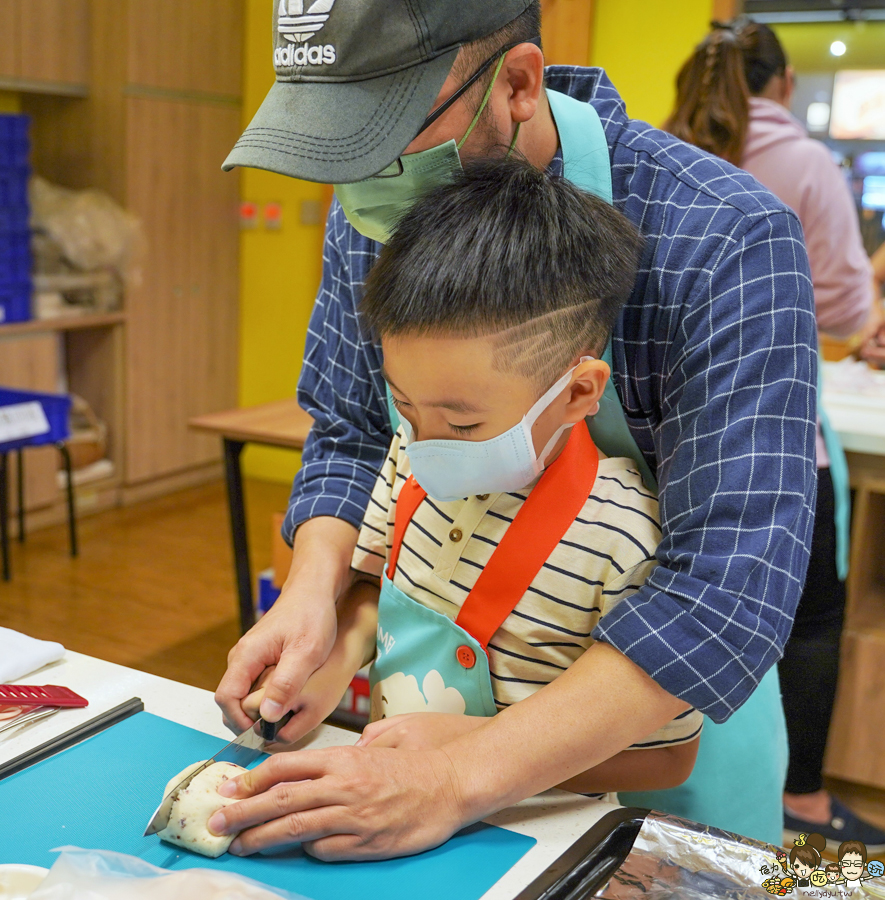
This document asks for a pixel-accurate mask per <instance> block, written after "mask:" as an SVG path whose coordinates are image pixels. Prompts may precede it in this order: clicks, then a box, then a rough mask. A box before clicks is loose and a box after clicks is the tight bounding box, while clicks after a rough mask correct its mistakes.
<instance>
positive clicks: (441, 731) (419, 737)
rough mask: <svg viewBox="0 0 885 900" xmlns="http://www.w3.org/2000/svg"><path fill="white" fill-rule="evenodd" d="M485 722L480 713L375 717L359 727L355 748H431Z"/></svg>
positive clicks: (486, 720)
mask: <svg viewBox="0 0 885 900" xmlns="http://www.w3.org/2000/svg"><path fill="white" fill-rule="evenodd" d="M487 722H488V719H487V718H485V717H484V716H460V715H455V714H453V713H406V714H405V715H401V716H391V717H390V718H389V719H379V720H378V721H377V722H372V723H371V725H367V726H366V727H365V728H364V729H363V733H362V736H361V737H360V739H359V740H358V741H357V742H356V746H357V747H368V746H370V745H371V746H372V747H398V748H400V749H402V750H434V749H437V748H439V747H442V746H443V745H444V744H448V743H449V741H453V740H455V738H458V737H460V736H461V735H462V734H467V732H469V731H473V730H474V729H475V728H480V727H481V726H483V725H484V724H486V723H487Z"/></svg>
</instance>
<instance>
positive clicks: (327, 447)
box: [215, 201, 390, 740]
mask: <svg viewBox="0 0 885 900" xmlns="http://www.w3.org/2000/svg"><path fill="white" fill-rule="evenodd" d="M374 247H375V245H374V244H373V243H372V242H371V241H367V240H366V239H364V238H362V237H361V236H359V235H358V234H356V232H354V231H353V229H352V228H351V227H350V226H349V225H347V223H346V221H345V219H344V215H343V213H342V212H341V208H340V206H339V204H338V203H337V201H335V202H333V204H332V209H331V211H330V213H329V220H328V223H327V226H326V238H325V244H324V248H323V280H322V284H321V286H320V290H319V293H318V295H317V300H316V304H315V306H314V311H313V314H312V316H311V321H310V326H309V329H308V334H307V342H306V345H305V353H304V367H303V369H302V372H301V377H300V379H299V384H298V402H299V404H300V405H301V407H302V408H303V409H305V410H306V411H307V412H309V413H310V414H311V415H312V416H313V418H314V423H315V424H314V426H313V428H312V429H311V432H310V435H309V437H308V440H307V443H306V445H305V447H304V451H303V453H302V464H301V469H300V470H299V472H298V474H297V476H296V479H295V484H294V486H293V490H292V497H291V499H290V503H289V510H288V513H287V515H286V521H285V524H284V526H283V531H284V535H285V536H287V538H288V539H289V540H290V542H291V541H293V540H294V552H293V557H292V566H291V569H290V572H289V577H288V578H287V580H286V583H285V585H284V587H283V590H282V592H281V594H280V596H279V598H278V599H277V601H276V603H274V605H273V608H272V609H271V610H270V612H268V614H267V615H265V616H264V617H263V618H262V619H261V620H260V621H259V622H258V623H257V625H256V626H255V627H254V628H253V629H251V630H250V631H249V633H248V634H246V635H245V636H244V637H243V638H242V639H241V640H240V641H239V643H238V644H237V645H236V646H235V647H234V648H233V650H232V651H231V653H230V654H229V656H228V669H227V672H226V673H225V675H224V677H223V678H222V680H221V682H220V684H219V686H218V690H217V692H216V695H215V696H216V702H217V703H218V704H219V705H220V706H221V708H222V710H223V713H224V717H225V722H226V723H227V724H228V726H229V727H231V728H232V729H233V730H235V731H238V732H239V731H242V730H243V729H244V728H246V727H248V726H249V722H250V720H249V717H248V716H247V715H246V713H245V712H244V711H243V709H242V701H243V699H244V698H245V697H246V695H247V694H248V693H249V692H250V691H251V690H252V686H253V684H254V683H255V682H256V681H257V679H258V678H259V677H260V676H261V674H262V672H263V671H264V670H265V669H267V668H269V667H271V666H276V668H275V669H274V671H273V674H272V675H271V676H270V677H269V678H268V680H267V683H266V685H265V688H266V694H265V699H264V701H263V704H262V715H264V716H265V718H267V719H269V720H270V721H276V720H277V719H278V718H279V717H280V716H281V715H282V714H283V712H285V710H286V709H290V708H292V707H293V705H294V704H295V703H296V700H297V697H298V694H299V692H300V690H301V688H302V687H303V686H304V683H305V682H306V681H307V679H308V678H309V677H310V675H311V673H312V672H314V671H315V670H316V669H317V668H318V667H319V666H321V665H322V664H323V662H324V661H325V660H326V658H327V656H328V654H329V652H330V651H331V649H332V646H333V645H334V642H335V601H336V599H337V598H338V597H339V596H340V594H341V592H342V591H343V590H345V589H346V588H347V586H348V585H349V584H350V562H351V558H352V556H353V550H354V547H355V545H356V537H357V529H358V527H359V524H360V521H361V520H362V516H363V513H364V511H365V509H366V505H367V504H368V501H369V496H370V493H371V490H372V486H373V484H374V483H375V477H376V475H377V473H378V470H379V469H380V467H381V463H382V461H383V459H384V453H385V450H386V448H387V445H388V444H389V441H390V425H389V422H388V420H387V413H386V408H385V406H384V403H383V387H382V379H381V374H380V355H379V353H378V350H377V348H376V347H374V346H373V345H372V344H370V343H368V342H367V341H366V340H365V338H364V336H363V335H361V333H360V328H359V322H358V320H357V314H356V306H357V303H358V299H359V298H358V296H357V293H358V290H359V285H360V284H361V283H362V279H363V276H364V274H365V271H367V270H368V267H369V266H370V265H371V262H372V260H373V259H374V249H373V248H374ZM296 529H297V532H296ZM297 732H298V729H297V727H296V723H294V722H292V723H290V724H289V725H288V726H287V727H286V728H284V729H283V730H282V731H281V733H280V734H281V737H282V738H283V739H284V740H294V739H295V738H296V737H297V736H299V734H298V733H297Z"/></svg>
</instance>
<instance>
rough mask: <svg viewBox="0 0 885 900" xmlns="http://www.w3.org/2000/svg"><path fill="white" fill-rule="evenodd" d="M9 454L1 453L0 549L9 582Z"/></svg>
mask: <svg viewBox="0 0 885 900" xmlns="http://www.w3.org/2000/svg"><path fill="white" fill-rule="evenodd" d="M8 456H9V454H8V453H0V549H2V553H3V580H4V581H9V579H10V577H11V572H10V568H9V493H8V487H9V486H8V484H7V480H6V475H7V465H6V462H7V458H8Z"/></svg>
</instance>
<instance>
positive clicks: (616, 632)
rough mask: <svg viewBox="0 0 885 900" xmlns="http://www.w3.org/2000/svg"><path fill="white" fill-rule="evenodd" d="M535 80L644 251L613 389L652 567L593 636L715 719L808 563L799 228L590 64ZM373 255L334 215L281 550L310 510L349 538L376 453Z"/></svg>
mask: <svg viewBox="0 0 885 900" xmlns="http://www.w3.org/2000/svg"><path fill="white" fill-rule="evenodd" d="M547 84H548V86H549V87H550V88H552V89H554V90H558V91H561V92H562V93H566V94H569V95H570V96H572V97H575V98H576V99H578V100H582V101H585V102H589V103H592V104H593V106H594V107H595V109H596V111H597V112H598V113H599V116H600V118H601V119H602V124H603V126H604V128H605V133H606V137H607V138H608V144H609V151H610V154H611V168H612V180H613V189H614V204H615V206H616V207H617V208H618V209H619V210H620V211H621V212H623V213H624V214H625V215H626V216H627V217H628V218H630V219H631V220H632V221H633V222H634V223H635V224H636V225H637V226H638V228H639V229H640V231H641V232H642V234H643V235H644V236H645V238H646V243H645V252H644V256H643V259H642V263H641V268H640V272H639V277H638V278H637V281H636V285H635V287H634V289H633V293H632V296H631V297H630V300H629V301H628V303H627V305H626V307H625V309H624V312H623V315H622V316H621V319H620V322H619V323H618V325H617V326H616V328H615V331H614V334H613V338H612V353H613V362H614V374H613V378H614V382H615V386H616V388H617V391H618V395H619V396H620V398H621V403H622V406H623V408H624V413H625V415H626V417H627V422H628V424H629V426H630V430H631V432H632V434H633V437H634V439H635V441H636V443H637V445H638V446H639V448H640V450H641V451H642V453H643V455H644V456H645V458H646V460H647V461H648V463H649V465H650V466H651V469H652V471H653V472H655V473H656V477H657V479H658V483H659V487H660V501H661V518H662V530H663V538H662V540H661V544H660V546H659V547H658V551H657V557H658V560H659V562H660V565H659V566H658V567H657V568H656V569H655V570H654V572H653V574H652V575H651V577H650V578H649V580H648V582H647V583H646V584H645V585H644V586H643V587H642V588H641V589H640V590H639V591H637V592H636V593H635V594H634V595H633V596H631V597H629V598H627V599H626V600H624V601H623V602H622V603H621V604H620V605H619V606H618V607H617V608H616V609H615V610H613V611H612V612H610V613H609V614H608V615H606V616H605V617H604V618H603V619H602V620H601V621H600V623H599V625H598V627H597V628H596V630H595V632H594V635H593V636H594V638H596V639H598V640H602V641H605V642H606V643H608V644H611V645H612V646H614V647H616V648H617V649H618V650H620V651H621V652H623V653H624V654H625V655H626V656H628V657H629V658H630V659H631V660H633V661H634V662H635V663H636V664H638V665H639V666H640V667H641V668H642V669H644V670H645V671H646V672H647V673H648V674H649V675H650V676H651V677H652V678H653V679H654V680H655V681H656V682H658V683H659V684H660V685H662V686H663V687H664V688H665V689H666V690H667V691H669V692H670V693H671V694H674V695H675V696H677V697H680V698H682V699H684V700H686V701H687V702H688V703H690V704H691V705H692V706H695V707H697V708H698V709H700V710H702V711H703V712H705V713H707V715H709V716H710V717H711V718H712V719H713V720H714V721H716V722H722V721H724V720H725V719H727V718H728V717H729V715H731V713H732V712H734V711H735V710H736V709H737V708H738V707H739V706H740V705H741V704H742V703H743V702H744V700H746V699H747V697H748V696H749V695H750V693H752V691H753V689H754V688H755V687H756V685H757V684H758V683H759V681H760V679H761V678H762V676H763V675H764V674H765V672H766V671H768V669H769V668H770V667H771V666H772V665H773V664H774V663H775V662H776V661H777V660H778V659H779V658H780V656H781V654H782V651H783V647H784V644H785V642H786V640H787V637H788V635H789V633H790V627H791V625H792V621H793V615H794V613H795V610H796V605H797V603H798V601H799V596H800V593H801V589H802V585H803V582H804V579H805V570H806V567H807V564H808V553H809V546H810V543H811V529H812V523H813V509H814V499H815V486H816V481H815V465H814V442H815V421H816V416H815V404H816V380H817V353H816V347H817V332H816V328H815V318H814V298H813V294H812V288H811V279H810V275H809V269H808V259H807V256H806V252H805V244H804V241H803V237H802V228H801V226H800V225H799V220H798V219H797V218H796V216H795V215H794V214H793V213H792V212H791V211H789V210H788V209H787V208H786V207H785V206H783V204H781V203H780V201H778V200H777V199H775V198H774V197H773V196H772V195H771V194H770V193H769V192H768V191H767V190H765V189H764V188H763V187H762V186H761V185H759V183H758V182H756V181H755V180H754V179H753V178H752V177H751V176H749V175H747V174H745V173H743V172H741V171H739V170H738V169H735V168H734V167H733V166H731V165H729V164H728V163H725V162H723V161H721V160H719V159H717V158H715V157H713V156H710V155H708V154H706V153H703V152H701V151H700V150H697V149H695V148H694V147H691V146H689V145H687V144H684V143H682V142H680V141H678V140H676V139H674V138H673V137H671V136H670V135H668V134H666V133H664V132H662V131H659V130H657V129H655V128H652V127H651V126H649V125H647V124H645V123H644V122H639V121H634V120H631V119H629V118H627V114H626V109H625V107H624V103H623V101H622V100H621V98H620V97H619V96H618V94H617V92H616V91H615V89H614V87H613V86H612V84H611V82H610V81H609V80H608V78H607V77H606V75H605V74H604V73H603V72H602V71H601V70H600V69H579V68H573V67H566V66H554V67H551V68H549V69H548V70H547ZM557 167H559V168H560V169H561V157H558V158H557V159H556V160H554V163H553V166H552V167H551V168H553V169H554V170H555V169H556V168H557ZM378 250H379V245H378V244H376V243H374V242H373V241H370V240H368V239H367V238H364V237H362V236H361V235H360V234H358V233H357V232H356V231H355V230H354V229H353V228H352V227H351V226H350V225H349V224H348V222H347V220H346V219H345V217H344V214H343V212H342V210H341V207H340V206H339V205H338V203H337V202H335V203H334V204H333V207H332V209H331V212H330V215H329V220H328V224H327V229H326V240H325V249H324V254H323V280H322V284H321V287H320V290H319V294H318V296H317V301H316V306H315V308H314V311H313V315H312V318H311V321H310V327H309V330H308V336H307V345H306V349H305V356H304V368H303V370H302V372H301V378H300V381H299V385H298V400H299V403H300V404H301V406H302V407H303V408H304V409H306V410H307V411H308V412H309V413H310V414H311V415H312V416H313V417H314V419H315V420H316V424H315V426H314V428H313V430H312V431H311V434H310V437H309V439H308V442H307V445H306V446H305V448H304V454H303V458H302V467H301V470H300V471H299V472H298V475H297V477H296V479H295V484H294V487H293V491H292V498H291V501H290V506H289V511H288V515H287V517H286V524H285V526H284V533H285V534H286V536H287V538H288V539H289V540H291V538H292V535H293V533H294V530H295V528H296V527H297V526H298V524H299V523H301V522H304V521H305V520H307V519H310V518H313V517H315V516H336V517H338V518H341V519H344V520H346V521H348V522H350V523H351V524H353V525H354V526H357V527H358V526H359V524H360V522H361V521H362V517H363V513H364V511H365V509H366V506H367V504H368V502H369V495H370V493H371V490H372V487H373V485H374V482H375V478H376V476H377V473H378V471H379V470H380V468H381V464H382V461H383V459H384V455H385V453H386V452H387V448H388V445H389V442H390V438H391V428H390V423H389V420H388V413H387V407H386V401H385V391H384V381H383V379H382V377H381V352H380V348H379V347H378V346H377V345H375V344H373V343H371V342H369V341H367V340H366V339H365V338H364V337H363V336H362V334H361V332H360V328H359V326H358V321H357V313H356V309H357V304H358V302H359V299H360V292H361V286H362V284H363V281H364V279H365V277H366V274H367V272H368V270H369V268H370V267H371V265H372V263H373V262H374V260H375V258H376V255H377V252H378ZM453 262H455V263H456V261H453Z"/></svg>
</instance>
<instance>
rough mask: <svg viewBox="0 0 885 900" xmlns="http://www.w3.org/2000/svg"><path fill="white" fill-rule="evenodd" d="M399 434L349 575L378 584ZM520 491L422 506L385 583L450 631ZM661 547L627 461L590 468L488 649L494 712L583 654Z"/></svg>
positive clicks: (672, 730) (675, 734)
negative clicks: (587, 488)
mask: <svg viewBox="0 0 885 900" xmlns="http://www.w3.org/2000/svg"><path fill="white" fill-rule="evenodd" d="M404 443H405V441H404V438H403V436H402V430H399V431H397V433H396V434H395V435H394V438H393V442H392V444H391V446H390V452H389V453H388V456H387V459H386V461H385V463H384V467H383V468H382V470H381V474H380V475H379V476H378V479H377V481H376V482H375V488H374V490H373V491H372V496H371V499H370V500H369V505H368V507H367V509H366V513H365V517H364V519H363V523H362V527H361V529H360V535H359V540H358V542H357V548H356V551H355V552H354V556H353V568H354V569H356V570H358V571H360V572H365V573H367V574H370V575H375V576H379V577H380V575H381V572H382V570H383V569H384V567H385V566H386V564H387V558H388V555H389V553H390V548H391V546H392V544H393V527H394V520H395V518H396V502H397V498H398V497H399V493H400V490H401V489H402V486H403V485H404V484H405V482H406V479H407V478H408V477H409V475H410V474H411V469H410V468H409V459H408V457H407V456H406V454H405V452H404V449H403V446H404ZM530 490H531V486H530V487H528V488H526V489H525V490H522V491H515V492H512V493H500V494H483V495H481V496H480V497H469V498H467V499H466V500H455V501H452V502H439V501H436V500H433V499H432V498H430V497H427V498H425V500H424V501H423V502H422V503H421V505H420V506H419V507H418V509H417V510H416V511H415V514H414V516H413V517H412V522H411V524H410V526H409V528H408V529H406V533H405V535H404V538H403V543H402V549H401V550H400V555H399V559H398V561H397V567H396V572H395V573H394V578H393V583H394V585H395V586H396V587H398V588H399V589H400V590H401V591H403V593H405V594H407V595H408V596H409V597H411V598H412V599H413V600H415V601H416V602H418V603H421V604H422V605H424V606H426V607H428V608H430V609H432V610H434V612H438V613H441V614H442V615H445V616H448V617H449V618H450V619H455V618H456V617H457V615H458V613H459V611H460V609H461V607H462V605H463V604H464V601H465V600H466V599H467V595H468V594H469V593H470V591H471V589H472V588H473V586H474V584H475V583H476V580H477V578H478V577H479V574H480V572H482V570H483V568H484V567H485V566H486V564H487V563H488V561H489V559H490V558H491V556H492V553H493V552H494V551H495V548H496V547H497V546H498V544H499V543H500V541H501V539H502V538H503V537H504V533H505V532H506V531H507V528H508V526H509V525H510V523H511V522H512V521H513V519H514V518H515V516H516V514H517V513H518V512H519V510H520V508H521V507H522V504H523V503H524V502H525V499H526V497H528V494H529V491H530ZM660 539H661V531H660V527H659V525H658V501H657V499H656V498H655V497H654V495H652V494H650V493H649V492H648V491H647V490H646V489H645V487H644V486H643V484H642V480H641V478H640V476H639V474H638V472H637V471H636V468H635V465H634V464H633V463H632V462H631V461H630V460H626V459H607V458H601V459H600V461H599V472H598V474H597V476H596V483H595V484H594V485H593V490H592V491H591V493H590V495H589V497H588V498H587V501H586V503H585V504H584V507H583V509H582V511H581V513H580V514H579V515H578V517H577V518H576V519H575V521H574V522H573V523H572V525H571V526H570V527H569V529H568V531H567V532H566V533H565V535H564V536H563V538H562V540H561V541H560V542H559V544H558V546H557V547H556V548H555V549H554V550H553V552H552V553H551V555H550V556H549V558H548V559H547V562H546V563H545V564H544V566H543V567H542V568H541V570H540V571H539V572H538V574H537V575H536V576H535V578H534V580H533V581H532V584H531V586H530V588H529V590H528V591H527V592H526V594H525V595H524V596H523V597H522V599H521V600H520V601H519V603H518V604H517V605H516V608H515V609H514V610H513V612H512V613H511V614H510V615H509V616H508V617H507V618H506V619H505V620H504V623H503V625H502V626H501V628H499V629H498V631H497V632H495V635H494V637H493V638H492V640H491V641H490V642H489V670H490V672H491V676H492V693H493V695H494V698H495V703H496V705H497V706H498V709H503V708H505V707H507V706H510V705H511V704H513V703H517V702H518V701H520V700H524V699H525V698H526V697H528V696H529V695H531V694H533V693H534V692H535V691H537V690H538V689H539V688H540V687H543V686H544V685H545V684H548V683H549V682H551V681H553V679H554V678H556V676H557V675H559V674H560V673H561V672H564V671H565V670H566V669H567V668H568V667H569V666H570V665H571V664H572V663H573V662H574V661H575V660H576V659H577V658H578V657H579V656H580V655H581V654H582V653H583V652H584V651H585V650H586V649H587V648H588V647H589V646H590V645H591V644H592V643H593V638H592V637H591V632H592V631H593V629H594V627H595V626H596V623H597V621H598V620H599V619H600V617H601V616H604V615H605V614H606V613H608V612H609V611H610V610H611V609H613V608H614V607H615V606H616V605H617V604H618V603H619V602H620V601H621V600H623V599H624V597H626V596H629V595H630V594H633V593H634V592H635V591H636V590H637V589H638V588H639V587H640V586H641V585H642V584H644V583H645V580H646V578H647V577H648V574H649V572H650V571H651V569H652V568H653V567H654V566H655V564H656V563H655V558H654V553H655V548H656V547H657V545H658V542H659V541H660ZM702 718H703V716H702V714H701V713H700V712H698V711H696V710H694V709H691V710H688V711H687V712H685V713H683V714H682V715H681V716H679V717H678V718H677V719H674V720H673V721H672V722H670V723H669V724H667V725H666V726H664V727H663V728H661V729H660V730H658V731H656V732H655V733H654V734H653V735H650V736H649V737H648V738H647V739H646V740H644V741H642V742H640V743H638V744H635V745H634V746H635V747H660V746H664V745H669V744H679V743H684V742H686V741H688V740H691V739H693V738H694V737H696V736H697V735H698V734H699V733H700V729H701V720H702Z"/></svg>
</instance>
